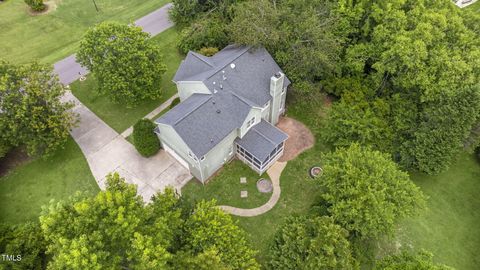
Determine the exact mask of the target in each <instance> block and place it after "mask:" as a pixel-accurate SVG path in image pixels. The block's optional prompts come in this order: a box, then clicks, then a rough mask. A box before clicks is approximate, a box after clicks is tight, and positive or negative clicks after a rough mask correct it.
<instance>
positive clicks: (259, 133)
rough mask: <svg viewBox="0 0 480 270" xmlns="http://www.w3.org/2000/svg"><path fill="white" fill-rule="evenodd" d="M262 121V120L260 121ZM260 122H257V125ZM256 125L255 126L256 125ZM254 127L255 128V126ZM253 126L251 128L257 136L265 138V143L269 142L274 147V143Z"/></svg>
mask: <svg viewBox="0 0 480 270" xmlns="http://www.w3.org/2000/svg"><path fill="white" fill-rule="evenodd" d="M262 120H263V119H262ZM262 120H260V122H258V124H260V123H261V122H262ZM258 124H257V125H258ZM257 125H255V126H257ZM255 126H253V127H252V128H253V129H254V130H255V132H256V133H258V135H260V136H262V137H263V138H265V139H266V140H267V141H269V142H270V143H271V144H273V145H275V142H274V141H272V140H270V138H268V137H267V136H265V135H263V134H262V133H261V132H260V131H258V130H257V129H256V128H255Z"/></svg>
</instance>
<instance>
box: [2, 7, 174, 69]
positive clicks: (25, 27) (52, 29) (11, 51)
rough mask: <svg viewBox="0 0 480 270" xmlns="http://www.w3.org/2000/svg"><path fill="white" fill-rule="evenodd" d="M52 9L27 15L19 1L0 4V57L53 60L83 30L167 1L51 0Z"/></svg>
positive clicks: (131, 18)
mask: <svg viewBox="0 0 480 270" xmlns="http://www.w3.org/2000/svg"><path fill="white" fill-rule="evenodd" d="M49 2H55V3H56V5H57V7H56V9H54V10H52V11H50V12H49V13H48V14H44V15H39V16H31V15H29V14H28V12H27V5H26V4H25V3H24V1H23V0H6V1H5V3H1V4H0V29H1V31H0V40H1V41H2V42H1V44H2V45H1V50H0V58H4V59H6V60H9V61H11V62H13V63H25V62H29V61H32V60H35V59H36V60H38V61H40V62H42V63H48V64H53V63H54V62H56V61H58V60H60V59H62V58H64V57H66V56H68V55H70V54H72V53H74V52H75V51H76V50H77V48H78V41H79V40H80V39H81V38H82V35H83V34H84V33H85V31H86V30H87V29H88V28H89V27H91V26H93V25H95V24H97V23H99V22H102V21H105V20H115V21H120V22H125V23H130V22H133V21H135V20H136V19H138V18H140V17H142V16H144V15H146V14H148V13H150V12H152V11H154V10H155V9H157V8H160V7H162V6H163V5H165V4H166V3H168V2H169V0H149V1H145V0H129V1H122V0H96V1H95V2H96V3H97V5H98V7H99V9H100V11H99V12H98V13H97V12H96V11H95V6H94V5H93V1H90V0H51V1H49Z"/></svg>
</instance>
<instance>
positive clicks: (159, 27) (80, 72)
mask: <svg viewBox="0 0 480 270" xmlns="http://www.w3.org/2000/svg"><path fill="white" fill-rule="evenodd" d="M171 7H172V3H168V4H166V5H165V6H163V7H161V8H159V9H157V10H155V11H154V12H152V13H150V14H148V15H146V16H144V17H142V18H140V19H138V20H136V21H135V25H138V26H140V27H141V28H142V29H143V31H144V32H147V33H149V34H150V35H151V36H156V35H158V34H159V33H161V32H163V31H165V30H166V29H168V28H170V27H172V26H173V22H171V21H170V20H169V18H168V10H169V9H170V8H171ZM53 69H54V71H55V73H56V74H57V75H58V77H59V79H60V82H61V83H63V84H65V85H67V84H71V83H72V82H74V81H76V80H78V79H79V78H80V77H82V76H84V75H85V74H88V70H87V69H85V68H84V67H82V66H80V64H78V63H77V61H76V58H75V54H72V55H70V56H68V57H67V58H65V59H63V60H60V61H58V62H57V63H55V64H54V65H53Z"/></svg>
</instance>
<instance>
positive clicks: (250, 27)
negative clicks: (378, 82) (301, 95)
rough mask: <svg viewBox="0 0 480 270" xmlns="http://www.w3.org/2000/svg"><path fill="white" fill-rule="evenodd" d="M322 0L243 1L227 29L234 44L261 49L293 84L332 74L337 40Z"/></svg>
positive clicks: (332, 17)
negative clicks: (275, 61) (259, 47)
mask: <svg viewBox="0 0 480 270" xmlns="http://www.w3.org/2000/svg"><path fill="white" fill-rule="evenodd" d="M331 7H332V5H331V4H330V3H329V2H328V1H323V0H313V1H312V0H285V1H271V0H259V1H247V2H245V3H244V4H241V5H239V6H238V7H237V8H236V9H235V17H234V19H233V21H232V23H231V24H230V26H229V30H230V32H231V37H232V40H233V41H234V42H235V43H239V44H246V45H255V46H264V47H265V48H267V49H268V51H269V52H270V53H271V54H272V55H273V56H274V58H275V60H277V62H278V63H279V64H280V65H281V66H282V68H283V69H284V70H285V72H286V73H287V74H288V76H289V77H290V78H292V79H293V80H294V81H295V82H296V83H300V82H304V81H306V82H315V81H318V80H320V79H321V78H324V77H325V76H328V75H330V74H332V73H335V72H336V69H337V61H338V60H339V58H338V56H339V49H340V46H339V45H340V42H341V39H339V38H338V36H336V35H335V32H336V30H335V27H334V26H335V22H336V21H337V18H336V16H335V14H333V13H332V12H331Z"/></svg>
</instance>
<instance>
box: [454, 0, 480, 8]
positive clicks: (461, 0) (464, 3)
mask: <svg viewBox="0 0 480 270" xmlns="http://www.w3.org/2000/svg"><path fill="white" fill-rule="evenodd" d="M453 2H455V5H457V6H458V7H459V8H464V7H468V6H470V5H471V4H473V3H475V2H477V0H454V1H453Z"/></svg>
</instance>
